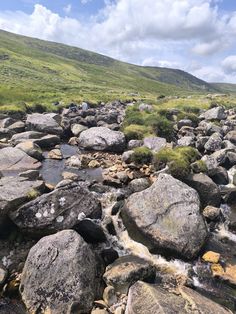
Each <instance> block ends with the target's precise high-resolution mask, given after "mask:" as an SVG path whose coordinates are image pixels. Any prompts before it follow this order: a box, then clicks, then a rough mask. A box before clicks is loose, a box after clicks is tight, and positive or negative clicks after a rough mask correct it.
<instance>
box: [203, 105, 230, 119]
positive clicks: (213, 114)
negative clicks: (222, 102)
mask: <svg viewBox="0 0 236 314" xmlns="http://www.w3.org/2000/svg"><path fill="white" fill-rule="evenodd" d="M199 118H200V119H205V120H223V119H225V118H226V114H225V110H224V108H223V107H215V108H212V109H209V110H207V111H205V112H204V113H202V114H201V115H200V117H199Z"/></svg>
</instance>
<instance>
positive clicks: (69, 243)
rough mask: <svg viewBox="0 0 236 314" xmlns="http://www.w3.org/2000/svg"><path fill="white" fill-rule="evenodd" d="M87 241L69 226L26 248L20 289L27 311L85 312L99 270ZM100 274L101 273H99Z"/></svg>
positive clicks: (94, 294)
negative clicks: (28, 249) (27, 251)
mask: <svg viewBox="0 0 236 314" xmlns="http://www.w3.org/2000/svg"><path fill="white" fill-rule="evenodd" d="M97 265H98V264H97V260H96V257H95V255H94V253H93V251H92V250H91V249H90V248H89V246H88V244H87V243H86V242H85V241H84V240H83V239H82V238H81V237H80V236H79V235H78V234H77V233H76V232H75V231H72V230H65V231H61V232H59V233H56V234H55V235H51V236H47V237H44V238H42V239H41V240H40V241H39V242H38V243H37V244H36V245H35V246H33V247H32V249H31V250H30V252H29V255H28V257H27V260H26V263H25V267H24V270H23V273H22V279H21V285H20V292H21V295H22V299H23V301H24V303H25V305H26V307H27V309H28V311H29V312H30V313H39V312H41V313H53V314H67V313H88V312H90V310H91V309H92V305H93V302H94V300H95V298H96V297H97V295H98V292H99V286H100V276H101V271H100V272H99V268H98V266H97ZM99 275H100V276H99Z"/></svg>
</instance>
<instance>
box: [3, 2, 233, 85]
mask: <svg viewBox="0 0 236 314" xmlns="http://www.w3.org/2000/svg"><path fill="white" fill-rule="evenodd" d="M27 1H28V0H27ZM88 1H92V0H81V2H83V3H84V4H85V3H87V2H88ZM216 2H217V1H214V0H155V1H154V0H116V1H114V0H105V1H104V3H105V7H104V8H103V10H101V11H100V12H99V13H98V14H97V15H96V16H93V17H91V19H90V20H87V22H86V23H85V24H81V23H80V21H79V20H77V19H74V18H69V17H67V16H66V17H61V16H60V15H59V14H57V13H54V12H52V11H51V10H49V9H47V8H46V7H44V6H43V5H40V4H36V5H35V7H34V11H33V13H32V14H30V15H28V14H25V13H23V12H19V11H17V12H0V28H2V29H5V30H8V31H11V32H15V33H19V34H24V35H28V36H32V37H38V38H41V39H46V40H52V41H58V42H63V43H66V44H71V45H75V46H78V47H81V48H86V49H89V50H93V51H97V52H100V53H103V54H107V55H110V56H112V57H115V58H118V59H121V60H124V61H127V62H132V63H138V64H143V65H156V66H162V67H174V68H182V69H184V70H188V71H191V73H193V74H195V75H198V76H200V77H201V78H203V79H209V80H215V79H217V78H218V79H220V78H221V79H222V80H225V79H231V80H234V78H232V77H231V75H230V74H229V72H230V71H231V73H232V69H233V71H235V70H234V67H233V68H232V66H229V65H227V62H228V61H227V58H226V59H225V60H226V61H225V60H224V62H223V63H222V65H221V60H222V59H224V56H223V57H222V56H220V53H221V54H223V53H224V51H228V52H227V55H230V54H232V53H231V52H230V46H231V47H232V48H234V46H233V45H234V44H235V34H236V12H231V13H228V14H224V15H223V14H221V12H219V9H218V7H217V5H216V4H215V3H216ZM71 8H72V7H71V5H70V4H68V5H67V6H66V7H65V8H64V12H65V13H66V14H69V13H70V11H71ZM214 54H215V56H214V58H215V59H213V57H211V56H212V55H214ZM154 56H155V57H154ZM195 58H197V61H195ZM214 62H215V64H216V65H217V64H220V65H217V66H216V67H214ZM193 65H194V66H193ZM231 65H232V62H231ZM227 71H228V72H227ZM226 72H227V73H226ZM218 79H217V80H218Z"/></svg>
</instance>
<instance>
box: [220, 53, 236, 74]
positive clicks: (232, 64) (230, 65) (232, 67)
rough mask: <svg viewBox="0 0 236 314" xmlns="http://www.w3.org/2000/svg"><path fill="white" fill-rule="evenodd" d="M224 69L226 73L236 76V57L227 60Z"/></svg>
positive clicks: (223, 63)
mask: <svg viewBox="0 0 236 314" xmlns="http://www.w3.org/2000/svg"><path fill="white" fill-rule="evenodd" d="M222 67H223V70H224V72H225V73H228V74H236V55H235V56H228V57H227V58H225V59H224V60H223V62H222Z"/></svg>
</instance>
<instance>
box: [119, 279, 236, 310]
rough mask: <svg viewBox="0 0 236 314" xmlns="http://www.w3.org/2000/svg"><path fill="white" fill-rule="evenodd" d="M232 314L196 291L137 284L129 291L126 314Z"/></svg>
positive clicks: (185, 288) (140, 282)
mask: <svg viewBox="0 0 236 314" xmlns="http://www.w3.org/2000/svg"><path fill="white" fill-rule="evenodd" d="M137 313H140V314H141V313H142V314H150V313H155V314H159V313H160V314H176V313H181V314H196V313H202V314H203V313H204V314H230V313H231V314H232V312H231V311H229V310H227V309H225V308H224V307H222V306H221V305H219V304H217V303H215V302H213V301H211V300H210V299H207V298H205V297H204V296H202V295H201V294H199V293H197V292H196V291H194V290H192V289H190V288H187V287H180V288H179V291H178V293H173V292H170V291H168V290H166V289H164V288H162V287H160V286H159V285H150V284H147V283H144V282H142V281H138V282H136V283H135V284H134V285H133V286H132V287H131V288H130V290H129V295H128V302H127V307H126V311H125V314H137Z"/></svg>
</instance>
